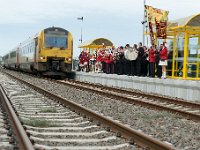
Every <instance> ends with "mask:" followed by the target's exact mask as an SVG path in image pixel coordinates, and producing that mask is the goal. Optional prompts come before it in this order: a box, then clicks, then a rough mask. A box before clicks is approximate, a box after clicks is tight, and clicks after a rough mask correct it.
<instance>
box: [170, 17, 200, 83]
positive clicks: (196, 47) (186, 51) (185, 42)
mask: <svg viewBox="0 0 200 150" xmlns="http://www.w3.org/2000/svg"><path fill="white" fill-rule="evenodd" d="M167 40H171V43H172V45H173V47H172V49H171V50H172V58H169V60H168V61H170V62H171V65H172V66H171V67H169V68H171V70H168V71H171V77H172V78H181V79H192V80H199V79H200V70H199V69H200V14H197V15H193V16H190V17H186V18H182V19H178V20H174V21H171V22H169V23H168V27H167ZM169 51H170V50H169ZM168 65H169V64H168Z"/></svg>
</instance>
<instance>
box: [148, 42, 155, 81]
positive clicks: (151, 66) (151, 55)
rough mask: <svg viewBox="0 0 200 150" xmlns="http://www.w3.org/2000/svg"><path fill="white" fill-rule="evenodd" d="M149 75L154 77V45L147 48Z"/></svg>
mask: <svg viewBox="0 0 200 150" xmlns="http://www.w3.org/2000/svg"><path fill="white" fill-rule="evenodd" d="M149 77H151V78H154V77H155V47H153V46H151V47H150V49H149Z"/></svg>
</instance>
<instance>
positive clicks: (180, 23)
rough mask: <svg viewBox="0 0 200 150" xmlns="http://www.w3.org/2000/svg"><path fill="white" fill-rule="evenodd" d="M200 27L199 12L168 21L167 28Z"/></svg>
mask: <svg viewBox="0 0 200 150" xmlns="http://www.w3.org/2000/svg"><path fill="white" fill-rule="evenodd" d="M186 26H190V27H200V14H196V15H192V16H189V17H185V18H181V19H177V20H174V21H169V22H168V28H184V27H186Z"/></svg>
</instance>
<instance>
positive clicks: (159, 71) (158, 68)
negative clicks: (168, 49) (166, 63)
mask: <svg viewBox="0 0 200 150" xmlns="http://www.w3.org/2000/svg"><path fill="white" fill-rule="evenodd" d="M155 48H156V47H155ZM162 48H163V44H161V45H160V48H159V49H157V48H156V49H155V66H156V69H155V70H156V76H157V77H158V78H161V76H162V67H161V66H159V61H160V51H161V50H162Z"/></svg>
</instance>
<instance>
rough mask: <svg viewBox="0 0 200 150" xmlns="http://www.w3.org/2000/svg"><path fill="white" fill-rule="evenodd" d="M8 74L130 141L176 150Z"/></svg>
mask: <svg viewBox="0 0 200 150" xmlns="http://www.w3.org/2000/svg"><path fill="white" fill-rule="evenodd" d="M7 74H8V73H7ZM8 75H9V76H11V77H12V78H14V79H16V80H18V81H20V82H21V83H24V84H26V85H28V86H29V87H31V88H33V89H35V90H36V91H38V92H40V93H41V94H43V95H45V96H47V97H49V98H51V99H55V100H57V101H58V102H59V103H60V104H62V105H64V106H66V107H69V108H70V109H72V110H74V111H76V112H77V113H80V114H83V115H84V116H87V117H89V118H92V119H94V120H96V121H97V122H100V123H102V124H104V125H105V126H107V127H109V128H110V129H111V130H112V131H115V132H117V133H119V134H120V135H121V136H123V137H125V138H127V139H128V140H129V142H130V143H137V144H138V145H139V146H142V147H148V148H150V149H153V150H175V148H174V147H173V146H171V145H170V144H166V143H164V142H161V141H159V140H156V139H155V138H152V137H150V136H148V135H145V134H144V133H141V132H139V131H137V130H134V129H132V128H130V127H127V126H124V125H123V124H121V123H118V122H116V121H114V120H111V119H109V118H107V117H104V116H101V115H99V114H97V113H95V112H93V111H91V110H89V109H87V108H85V107H83V106H80V105H78V104H76V103H74V102H71V101H68V100H66V99H65V98H62V97H60V96H57V95H54V94H52V93H51V92H48V91H46V90H44V89H42V88H40V87H38V86H35V85H33V84H31V83H29V82H27V81H24V80H22V79H19V78H17V77H15V76H13V75H11V74H8Z"/></svg>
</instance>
